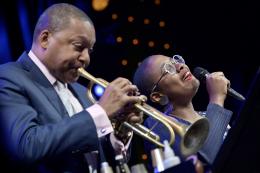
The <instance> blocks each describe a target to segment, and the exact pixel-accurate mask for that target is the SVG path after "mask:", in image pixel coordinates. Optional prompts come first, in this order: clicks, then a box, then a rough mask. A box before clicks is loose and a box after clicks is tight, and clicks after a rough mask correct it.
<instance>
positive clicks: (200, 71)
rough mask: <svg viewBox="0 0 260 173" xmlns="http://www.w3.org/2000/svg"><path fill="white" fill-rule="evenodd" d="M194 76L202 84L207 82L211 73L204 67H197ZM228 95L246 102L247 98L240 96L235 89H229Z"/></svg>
mask: <svg viewBox="0 0 260 173" xmlns="http://www.w3.org/2000/svg"><path fill="white" fill-rule="evenodd" d="M193 75H194V76H195V77H196V78H197V79H198V80H199V81H201V82H205V80H206V77H207V75H209V72H208V71H207V70H206V69H204V68H202V67H195V68H194V71H193ZM227 94H228V95H230V96H231V97H233V98H235V99H237V100H240V101H244V100H245V97H244V96H242V95H241V94H239V93H238V92H236V91H235V90H234V89H232V88H230V87H228V89H227Z"/></svg>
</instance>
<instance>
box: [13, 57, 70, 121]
mask: <svg viewBox="0 0 260 173" xmlns="http://www.w3.org/2000/svg"><path fill="white" fill-rule="evenodd" d="M18 62H20V63H21V64H22V66H23V67H24V69H25V70H27V71H29V72H30V75H31V77H32V80H33V81H34V83H35V85H36V86H37V87H38V88H39V89H40V90H41V92H42V93H44V95H45V96H46V97H47V99H48V100H49V101H50V102H51V103H52V104H51V105H53V106H54V107H55V109H56V110H57V111H58V113H59V114H60V115H61V116H69V115H68V113H67V111H66V109H65V107H64V105H63V104H62V102H61V100H60V98H59V96H58V94H57V92H56V91H55V89H54V87H53V86H52V85H51V83H50V82H49V81H48V79H47V78H46V77H45V76H44V74H43V73H42V72H41V70H40V69H39V68H38V67H37V66H36V65H35V64H34V62H33V61H32V60H31V59H30V58H29V56H28V55H27V53H26V52H24V53H23V54H22V55H21V56H20V58H19V59H18Z"/></svg>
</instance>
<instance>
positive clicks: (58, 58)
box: [43, 19, 96, 83]
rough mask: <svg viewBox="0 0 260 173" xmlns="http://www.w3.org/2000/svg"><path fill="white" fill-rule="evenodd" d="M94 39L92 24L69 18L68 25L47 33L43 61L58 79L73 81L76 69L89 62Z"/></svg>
mask: <svg viewBox="0 0 260 173" xmlns="http://www.w3.org/2000/svg"><path fill="white" fill-rule="evenodd" d="M95 39H96V38H95V30H94V27H93V25H91V24H90V23H89V22H87V21H81V20H77V19H71V21H70V24H68V27H66V28H64V29H62V30H61V31H58V32H55V33H49V36H48V40H47V43H46V47H45V52H44V58H43V63H44V64H45V65H46V67H47V68H48V69H49V71H50V72H51V74H52V75H53V76H54V77H56V78H57V79H58V80H60V81H62V82H66V83H70V82H75V81H77V79H78V78H79V75H78V73H77V69H78V68H80V67H86V66H88V64H89V62H90V57H89V51H90V50H91V49H92V48H93V46H94V43H95Z"/></svg>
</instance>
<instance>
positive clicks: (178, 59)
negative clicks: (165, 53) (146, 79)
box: [151, 55, 185, 93]
mask: <svg viewBox="0 0 260 173" xmlns="http://www.w3.org/2000/svg"><path fill="white" fill-rule="evenodd" d="M175 64H185V60H184V59H183V58H182V56H180V55H173V57H172V58H171V59H170V61H169V62H167V63H165V64H164V65H163V67H162V70H163V73H162V75H161V77H160V78H159V80H158V81H157V82H156V83H155V84H154V85H153V87H152V90H151V93H153V92H154V91H155V89H156V88H157V87H158V85H159V82H160V81H161V80H162V78H163V77H164V76H165V75H166V74H167V73H169V74H171V75H174V74H176V73H177V70H176V67H175Z"/></svg>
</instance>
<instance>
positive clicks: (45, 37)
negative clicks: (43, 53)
mask: <svg viewBox="0 0 260 173" xmlns="http://www.w3.org/2000/svg"><path fill="white" fill-rule="evenodd" d="M50 35H51V33H50V32H49V31H48V30H43V31H42V32H41V33H40V35H39V37H38V40H39V44H40V45H41V47H42V48H44V49H46V48H47V47H48V43H49V39H50Z"/></svg>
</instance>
